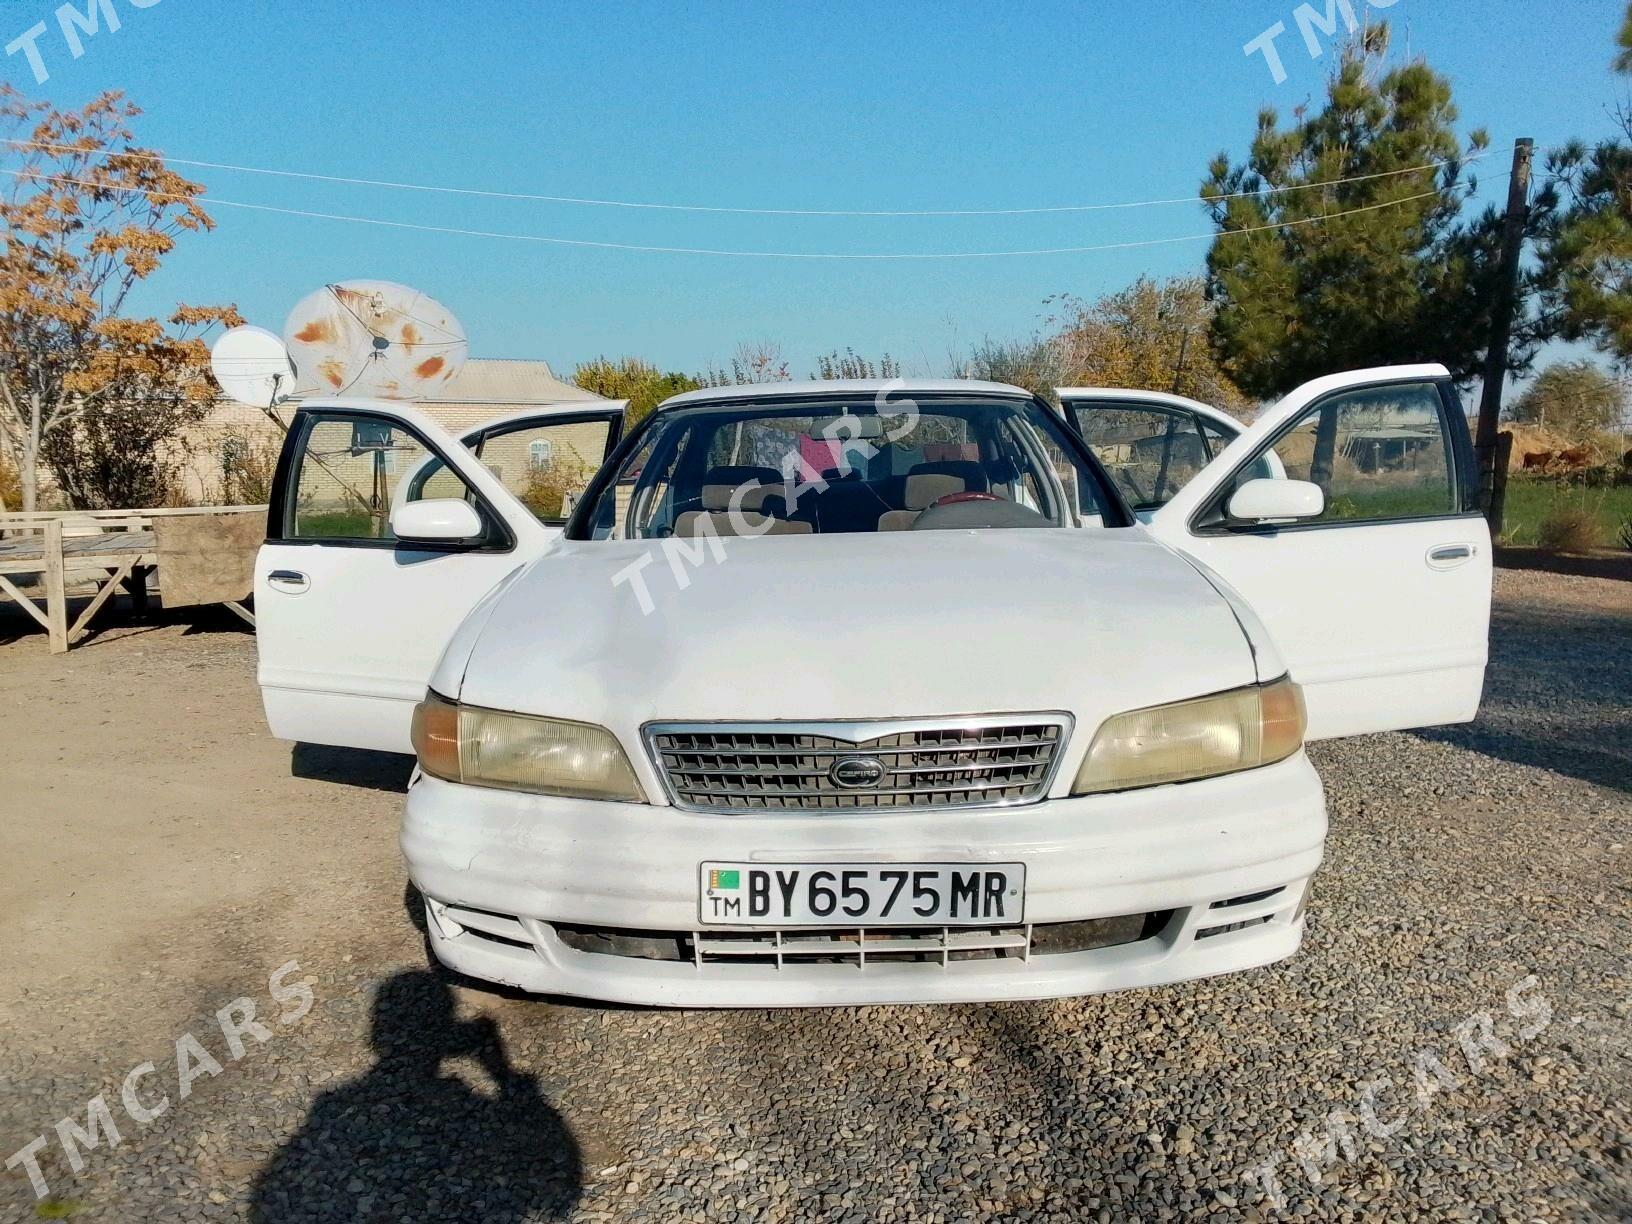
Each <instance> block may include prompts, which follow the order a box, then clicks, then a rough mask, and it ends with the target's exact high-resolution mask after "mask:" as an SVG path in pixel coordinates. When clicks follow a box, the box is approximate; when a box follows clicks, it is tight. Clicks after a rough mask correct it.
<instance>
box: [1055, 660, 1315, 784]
mask: <svg viewBox="0 0 1632 1224" xmlns="http://www.w3.org/2000/svg"><path fill="white" fill-rule="evenodd" d="M1303 728H1304V714H1303V690H1302V689H1300V688H1299V687H1298V686H1297V685H1296V684H1293V683H1292V681H1291V680H1289V679H1287V678H1286V677H1284V676H1283V677H1281V679H1279V680H1272V681H1270V683H1268V684H1261V685H1260V684H1255V685H1253V686H1251V687H1250V688H1243V689H1233V690H1231V691H1230V692H1228V693H1215V694H1214V695H1213V696H1211V697H1197V698H1195V699H1194V700H1192V701H1176V702H1174V703H1173V704H1172V705H1163V706H1152V707H1150V708H1149V709H1148V710H1130V711H1129V712H1128V713H1126V714H1117V715H1114V716H1112V717H1111V718H1107V719H1106V720H1105V722H1104V723H1103V724H1102V725H1101V726H1100V728H1099V730H1098V731H1097V732H1095V734H1094V742H1093V744H1092V745H1091V746H1090V747H1089V749H1088V755H1087V756H1086V757H1084V758H1083V762H1082V768H1081V769H1079V770H1077V780H1076V783H1075V784H1074V785H1073V786H1072V788H1071V793H1072V794H1073V795H1086V794H1092V793H1095V792H1099V791H1119V790H1131V789H1133V788H1134V787H1138V786H1158V785H1160V784H1161V783H1163V782H1187V781H1190V780H1191V779H1194V778H1210V777H1213V776H1214V775H1215V774H1226V773H1235V772H1236V771H1237V770H1242V769H1256V768H1257V767H1258V766H1260V765H1272V764H1274V763H1275V762H1276V761H1283V760H1285V759H1286V758H1287V757H1289V756H1291V755H1292V754H1293V753H1294V752H1296V751H1297V750H1298V746H1299V745H1300V744H1302V743H1303Z"/></svg>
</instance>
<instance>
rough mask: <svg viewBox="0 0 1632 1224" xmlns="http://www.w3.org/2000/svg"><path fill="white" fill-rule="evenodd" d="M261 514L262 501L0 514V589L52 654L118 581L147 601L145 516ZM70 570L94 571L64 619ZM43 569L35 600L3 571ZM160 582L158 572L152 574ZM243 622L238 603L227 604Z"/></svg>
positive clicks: (151, 560)
mask: <svg viewBox="0 0 1632 1224" xmlns="http://www.w3.org/2000/svg"><path fill="white" fill-rule="evenodd" d="M187 514H192V515H199V514H260V515H265V514H266V507H265V506H201V507H197V508H194V507H181V508H174V509H172V508H165V509H158V510H64V511H40V512H34V513H6V514H0V594H5V595H9V596H11V598H12V599H14V600H16V601H17V603H18V604H19V605H21V606H22V608H23V609H24V610H25V611H26V612H27V613H28V614H29V615H30V616H32V617H33V618H34V619H35V620H36V621H38V622H39V623H40V624H41V625H42V626H44V628H45V631H46V634H47V635H48V636H49V638H50V643H51V651H52V653H53V654H60V653H61V652H62V651H65V650H67V649H68V648H69V647H70V646H72V645H73V644H74V643H75V642H77V641H79V639H80V638H82V637H83V636H84V635H85V631H86V629H87V627H88V626H89V625H90V621H91V618H92V617H93V616H95V615H96V614H97V612H98V611H100V610H101V608H102V605H103V604H105V603H107V602H108V600H109V599H111V598H112V597H113V595H114V593H115V591H117V590H118V588H119V585H120V584H121V583H123V584H124V585H125V587H126V589H127V590H129V592H130V596H131V600H132V602H133V603H134V604H135V605H136V607H137V608H138V609H141V608H145V607H146V605H147V576H148V574H149V573H150V572H151V571H152V570H154V569H155V568H156V567H157V566H158V565H159V557H158V553H157V551H156V550H155V546H154V538H153V520H154V519H155V518H163V517H166V516H172V515H187ZM70 570H91V571H95V572H97V573H98V575H99V577H98V578H97V579H96V581H97V590H96V593H95V594H94V595H93V596H92V597H91V602H90V603H89V604H88V605H86V607H85V609H84V610H83V611H82V612H81V613H80V614H79V616H78V617H77V618H76V619H75V620H74V622H73V624H71V625H70V624H69V623H68V597H67V575H68V572H69V571H70ZM13 574H41V575H43V576H44V586H45V602H44V605H43V607H42V606H41V604H40V603H39V602H37V601H36V600H35V599H33V598H31V597H30V596H28V595H25V594H24V593H23V592H22V591H21V590H20V589H19V588H18V587H17V585H16V584H15V583H14V582H13V581H12V579H11V578H10V577H8V575H13ZM159 581H160V583H161V584H162V583H163V581H164V577H163V574H162V573H161V574H160V576H159ZM227 606H229V607H231V608H232V609H233V611H234V612H236V613H238V615H240V616H242V617H244V618H245V619H246V620H248V621H249V622H250V623H251V624H254V619H253V618H252V617H251V616H250V615H249V613H248V612H246V611H245V610H244V609H243V608H242V607H239V606H237V605H236V604H234V603H229V604H228V605H227Z"/></svg>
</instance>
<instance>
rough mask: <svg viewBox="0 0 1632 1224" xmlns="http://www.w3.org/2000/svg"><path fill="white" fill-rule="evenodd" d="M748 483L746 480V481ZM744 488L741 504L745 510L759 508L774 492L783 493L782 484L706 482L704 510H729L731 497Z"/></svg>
mask: <svg viewBox="0 0 1632 1224" xmlns="http://www.w3.org/2000/svg"><path fill="white" fill-rule="evenodd" d="M744 484H746V482H744ZM738 489H742V490H743V491H742V501H741V503H740V504H741V506H742V509H744V510H756V511H757V510H759V509H760V508H761V507H763V506H764V505H765V499H766V498H767V497H769V496H770V495H771V494H773V493H778V494H779V493H781V492H782V486H781V485H776V484H772V485H768V484H760V485H748V486H747V487H746V488H744V487H743V485H734V484H705V485H704V486H703V493H702V497H703V509H704V510H729V509H730V508H731V499H732V498H733V497H736V496H737V490H738Z"/></svg>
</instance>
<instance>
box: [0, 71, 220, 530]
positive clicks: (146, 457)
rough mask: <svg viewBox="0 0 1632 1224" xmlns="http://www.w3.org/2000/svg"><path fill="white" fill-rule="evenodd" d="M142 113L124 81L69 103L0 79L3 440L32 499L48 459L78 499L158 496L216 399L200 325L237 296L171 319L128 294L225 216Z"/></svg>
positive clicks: (145, 501)
mask: <svg viewBox="0 0 1632 1224" xmlns="http://www.w3.org/2000/svg"><path fill="white" fill-rule="evenodd" d="M140 113H141V112H140V109H139V108H138V107H136V106H135V105H133V104H132V103H131V102H129V101H127V100H126V99H125V98H124V96H123V95H122V94H120V93H117V92H111V93H105V94H103V95H101V96H100V97H98V98H96V99H94V100H93V101H91V102H89V103H87V104H86V105H85V106H84V107H82V108H80V109H79V110H71V111H59V110H58V109H57V108H56V107H54V106H52V105H51V104H50V103H48V102H34V101H30V100H29V99H27V98H25V97H24V96H23V95H22V94H20V93H18V92H17V91H16V90H15V89H13V88H11V87H10V86H9V85H0V135H3V136H4V137H6V138H7V139H8V141H10V142H11V143H9V144H8V145H7V146H6V148H7V150H8V151H9V152H10V153H12V154H13V155H15V156H16V158H17V161H16V162H14V163H13V166H12V167H10V168H7V169H6V170H5V175H6V176H7V178H6V181H5V182H4V183H0V222H3V223H4V227H5V245H4V247H3V249H0V444H3V446H4V448H5V451H6V458H7V459H8V460H9V461H10V463H11V464H12V465H13V466H14V467H15V468H16V469H17V471H18V474H19V477H20V485H21V500H22V508H23V509H24V510H33V509H35V508H36V507H37V505H38V501H39V487H38V473H39V469H40V467H41V466H42V464H43V465H44V466H47V467H49V468H50V470H51V473H52V475H53V476H54V477H55V479H56V482H57V484H58V485H59V486H60V487H61V488H62V490H63V492H64V494H65V495H66V496H67V497H68V499H69V501H70V502H71V503H72V504H73V505H74V506H76V507H80V508H89V507H94V506H107V505H122V506H142V505H151V504H153V502H154V501H155V500H156V499H159V498H162V496H163V495H164V493H165V492H166V490H167V485H168V480H169V474H170V473H171V471H172V470H173V467H174V464H175V463H176V461H177V456H176V454H175V453H174V452H175V447H176V444H177V442H178V439H179V438H180V436H181V435H182V434H183V433H184V431H185V430H186V429H187V428H188V427H189V426H191V425H193V424H195V423H196V422H198V421H199V420H202V419H203V417H204V415H205V414H206V413H208V411H209V409H210V405H211V403H212V401H213V398H214V387H213V384H212V383H211V381H210V376H209V352H208V349H207V348H206V346H205V344H204V341H203V340H202V339H201V336H202V334H203V333H204V332H205V331H207V330H208V329H209V328H210V327H213V326H215V325H218V324H219V325H222V326H229V327H230V326H233V325H235V324H237V323H240V322H242V320H241V319H240V318H239V316H238V312H237V310H236V309H235V308H233V307H231V306H178V307H177V308H176V310H175V313H174V314H172V315H171V316H170V318H169V320H168V322H161V321H159V320H158V319H154V318H132V317H127V316H126V314H125V306H126V301H127V299H128V298H129V296H130V294H131V291H132V290H133V289H134V288H135V287H136V285H137V284H138V283H139V282H141V281H143V280H145V279H146V278H147V277H149V276H151V275H152V274H153V273H154V272H155V271H157V270H158V268H159V266H160V264H161V263H162V261H163V260H164V257H165V256H166V255H168V254H169V253H170V252H171V251H172V250H173V249H174V248H175V245H176V240H177V239H178V238H179V237H180V236H181V235H182V234H184V233H199V232H204V231H207V230H210V229H212V228H214V223H213V222H212V221H211V220H210V217H209V215H208V214H207V213H206V212H205V211H204V210H203V209H202V208H201V207H200V206H199V205H198V203H197V197H198V196H199V195H200V194H201V193H202V192H203V190H204V188H203V186H202V185H201V184H198V183H194V182H190V181H188V180H187V179H185V178H182V177H181V176H180V175H178V174H176V173H174V172H173V171H171V170H169V169H168V168H167V167H166V166H165V164H164V159H163V158H162V157H161V156H159V155H158V154H156V153H154V152H152V151H151V150H148V149H143V148H139V147H137V146H136V145H134V144H133V143H132V142H133V140H134V133H133V132H132V131H131V129H130V127H129V126H128V125H129V121H130V120H132V119H134V118H135V117H136V116H137V115H138V114H140Z"/></svg>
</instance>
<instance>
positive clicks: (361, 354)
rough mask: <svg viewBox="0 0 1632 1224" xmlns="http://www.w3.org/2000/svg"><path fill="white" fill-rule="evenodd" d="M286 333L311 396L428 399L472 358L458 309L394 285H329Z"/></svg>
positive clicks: (311, 297) (307, 300) (306, 302)
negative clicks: (466, 360)
mask: <svg viewBox="0 0 1632 1224" xmlns="http://www.w3.org/2000/svg"><path fill="white" fill-rule="evenodd" d="M283 335H284V341H285V342H286V343H287V345H288V347H289V353H290V355H291V356H292V357H293V358H294V360H295V361H296V363H297V364H298V365H299V368H300V371H301V379H302V384H303V385H302V388H301V390H302V392H303V393H309V394H322V395H359V396H379V397H381V398H384V399H407V400H412V399H421V398H429V397H431V396H434V395H435V394H436V392H437V391H438V390H439V389H440V388H442V387H443V386H445V385H446V384H447V382H448V381H449V380H450V379H452V378H453V377H454V375H456V374H458V372H459V371H460V369H461V368H462V367H463V366H464V364H465V357H466V355H467V352H468V346H467V345H466V343H465V329H464V327H463V325H462V324H460V322H459V320H458V319H456V318H454V316H453V312H452V311H450V310H449V309H448V308H447V307H446V306H443V305H442V304H441V303H440V302H438V301H436V300H434V299H433V298H429V297H426V296H425V295H424V294H423V293H421V292H419V290H417V289H410V288H409V287H408V286H406V285H398V284H394V283H393V282H391V281H376V280H353V281H340V282H338V283H336V284H332V285H324V286H323V288H321V289H319V290H317V291H316V292H315V293H310V294H307V295H306V296H305V297H304V298H302V299H301V300H300V301H299V302H298V303H297V304H296V306H295V308H294V310H292V311H290V312H289V320H288V322H286V323H285V324H284V325H283Z"/></svg>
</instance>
